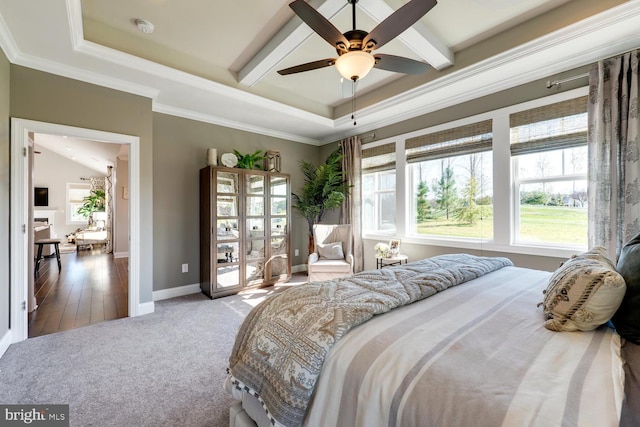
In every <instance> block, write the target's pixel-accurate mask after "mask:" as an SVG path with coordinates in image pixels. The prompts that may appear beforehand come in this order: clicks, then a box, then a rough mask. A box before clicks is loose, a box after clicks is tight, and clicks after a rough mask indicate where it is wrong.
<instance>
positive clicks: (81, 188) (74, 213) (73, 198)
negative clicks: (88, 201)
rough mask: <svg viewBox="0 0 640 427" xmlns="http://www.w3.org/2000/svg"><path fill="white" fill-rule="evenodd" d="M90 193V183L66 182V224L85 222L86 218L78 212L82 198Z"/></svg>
mask: <svg viewBox="0 0 640 427" xmlns="http://www.w3.org/2000/svg"><path fill="white" fill-rule="evenodd" d="M90 194H91V184H84V183H72V182H68V183H67V224H86V223H87V218H85V217H83V216H82V215H80V214H79V213H78V208H79V207H81V206H82V204H83V200H82V199H83V198H84V197H86V196H89V195H90Z"/></svg>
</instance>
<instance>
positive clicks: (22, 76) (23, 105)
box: [10, 64, 154, 303]
mask: <svg viewBox="0 0 640 427" xmlns="http://www.w3.org/2000/svg"><path fill="white" fill-rule="evenodd" d="M10 80H11V81H10V87H11V102H10V114H11V116H13V117H19V118H23V119H30V120H36V121H42V122H48V123H57V124H63V125H68V126H75V127H80V128H87V129H96V130H101V131H107V132H114V133H120V134H125V135H134V136H137V137H139V138H140V215H141V220H140V236H141V241H140V245H141V248H142V250H141V252H140V278H141V280H140V302H141V303H145V302H150V301H152V300H153V294H152V292H153V250H149V248H153V245H154V242H153V162H152V159H153V139H152V136H153V133H152V120H153V116H152V112H151V100H150V99H148V98H144V97H141V96H137V95H131V94H128V93H125V92H119V91H116V90H113V89H108V88H104V87H101V86H96V85H92V84H89V83H84V82H80V81H77V80H72V79H68V78H65V77H60V76H56V75H53V74H49V73H44V72H41V71H36V70H33V69H30V68H25V67H21V66H18V65H14V64H12V65H11V79H10Z"/></svg>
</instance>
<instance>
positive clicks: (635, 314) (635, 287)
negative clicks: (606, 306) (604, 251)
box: [612, 233, 640, 344]
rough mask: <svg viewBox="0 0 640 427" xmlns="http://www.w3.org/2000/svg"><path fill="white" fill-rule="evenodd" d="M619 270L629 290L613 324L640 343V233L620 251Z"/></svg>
mask: <svg viewBox="0 0 640 427" xmlns="http://www.w3.org/2000/svg"><path fill="white" fill-rule="evenodd" d="M617 270H618V273H620V275H621V276H622V277H624V281H625V282H626V284H627V291H626V292H625V294H624V298H623V299H622V304H620V308H618V311H616V314H615V315H614V316H613V319H612V320H613V325H614V326H615V328H616V331H618V333H619V334H620V335H621V336H622V337H623V338H625V339H627V340H629V341H631V342H633V343H635V344H640V233H638V234H637V235H636V236H635V237H633V238H632V239H631V240H630V241H629V242H627V244H626V245H625V246H624V247H623V248H622V251H620V258H619V259H618V266H617Z"/></svg>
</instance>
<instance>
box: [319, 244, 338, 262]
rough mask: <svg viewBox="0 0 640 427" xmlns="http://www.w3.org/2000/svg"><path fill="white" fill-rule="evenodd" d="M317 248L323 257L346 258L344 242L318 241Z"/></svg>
mask: <svg viewBox="0 0 640 427" xmlns="http://www.w3.org/2000/svg"><path fill="white" fill-rule="evenodd" d="M316 248H317V249H318V255H320V258H321V259H344V252H343V251H342V242H333V243H324V244H323V243H316Z"/></svg>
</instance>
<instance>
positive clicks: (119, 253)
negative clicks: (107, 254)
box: [113, 252, 129, 258]
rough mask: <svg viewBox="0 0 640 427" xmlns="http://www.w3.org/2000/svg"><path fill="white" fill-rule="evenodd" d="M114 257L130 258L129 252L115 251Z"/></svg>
mask: <svg viewBox="0 0 640 427" xmlns="http://www.w3.org/2000/svg"><path fill="white" fill-rule="evenodd" d="M113 257H114V258H129V252H114V253H113Z"/></svg>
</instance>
